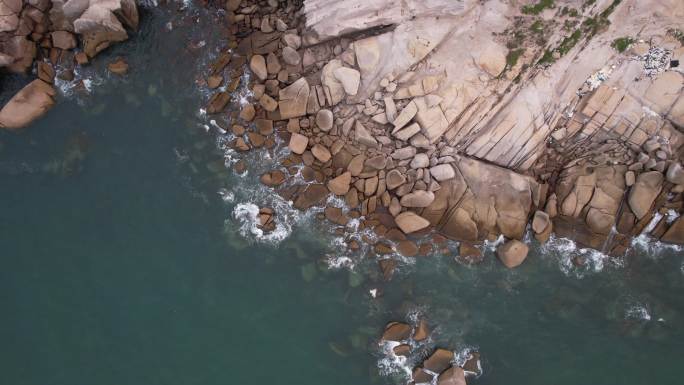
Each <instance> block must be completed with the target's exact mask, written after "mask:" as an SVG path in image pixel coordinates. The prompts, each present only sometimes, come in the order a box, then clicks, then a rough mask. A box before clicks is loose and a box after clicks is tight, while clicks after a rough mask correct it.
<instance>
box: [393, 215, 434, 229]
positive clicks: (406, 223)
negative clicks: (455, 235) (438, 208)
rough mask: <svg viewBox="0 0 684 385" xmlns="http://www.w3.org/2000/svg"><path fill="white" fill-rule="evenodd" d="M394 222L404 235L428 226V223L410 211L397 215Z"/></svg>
mask: <svg viewBox="0 0 684 385" xmlns="http://www.w3.org/2000/svg"><path fill="white" fill-rule="evenodd" d="M394 221H395V222H396V223H397V226H399V229H401V231H403V232H404V233H405V234H411V233H415V232H416V231H420V230H423V229H425V228H427V227H428V226H430V222H428V221H427V220H426V219H425V218H423V217H421V216H420V215H418V214H416V213H414V212H412V211H405V212H403V213H401V214H399V215H397V216H396V217H395V218H394Z"/></svg>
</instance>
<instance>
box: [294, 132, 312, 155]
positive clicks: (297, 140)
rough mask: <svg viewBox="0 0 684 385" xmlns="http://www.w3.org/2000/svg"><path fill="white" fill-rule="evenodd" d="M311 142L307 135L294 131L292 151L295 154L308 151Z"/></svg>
mask: <svg viewBox="0 0 684 385" xmlns="http://www.w3.org/2000/svg"><path fill="white" fill-rule="evenodd" d="M308 144H309V138H308V137H307V136H305V135H302V134H298V133H293V134H292V135H291V136H290V144H289V147H290V151H292V152H294V153H295V154H299V155H301V154H303V153H304V151H306V146H307V145H308Z"/></svg>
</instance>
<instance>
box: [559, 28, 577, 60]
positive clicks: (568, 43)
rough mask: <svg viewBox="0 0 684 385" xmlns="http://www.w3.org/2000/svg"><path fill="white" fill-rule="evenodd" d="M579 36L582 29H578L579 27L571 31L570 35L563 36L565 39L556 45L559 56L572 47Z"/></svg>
mask: <svg viewBox="0 0 684 385" xmlns="http://www.w3.org/2000/svg"><path fill="white" fill-rule="evenodd" d="M581 37H582V31H580V30H579V29H578V30H576V31H575V32H573V33H572V35H570V36H567V37H565V39H563V41H562V42H561V43H560V45H559V46H558V52H559V53H560V54H561V56H563V55H565V54H566V53H568V52H569V51H570V50H571V49H572V47H574V46H575V45H576V44H577V42H578V41H579V40H580V38H581Z"/></svg>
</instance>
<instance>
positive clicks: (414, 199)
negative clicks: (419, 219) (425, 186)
mask: <svg viewBox="0 0 684 385" xmlns="http://www.w3.org/2000/svg"><path fill="white" fill-rule="evenodd" d="M434 200H435V194H434V193H433V192H432V191H424V190H418V191H414V192H412V193H408V194H406V195H404V196H403V197H401V200H400V203H401V205H402V206H404V207H428V206H430V204H431V203H432V202H433V201H434Z"/></svg>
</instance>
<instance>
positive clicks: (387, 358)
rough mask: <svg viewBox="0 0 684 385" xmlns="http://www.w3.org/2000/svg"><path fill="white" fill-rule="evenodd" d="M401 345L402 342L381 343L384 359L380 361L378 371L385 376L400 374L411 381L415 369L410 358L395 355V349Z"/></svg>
mask: <svg viewBox="0 0 684 385" xmlns="http://www.w3.org/2000/svg"><path fill="white" fill-rule="evenodd" d="M399 345H401V342H395V341H380V343H379V346H380V353H381V354H382V356H383V357H382V358H381V359H379V360H378V365H377V366H378V371H379V372H380V374H381V375H383V376H390V375H397V374H398V375H401V376H402V377H405V378H406V380H409V379H410V378H411V373H412V371H413V368H412V367H411V365H409V361H408V358H407V357H404V356H398V355H396V354H394V348H395V347H397V346H399Z"/></svg>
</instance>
